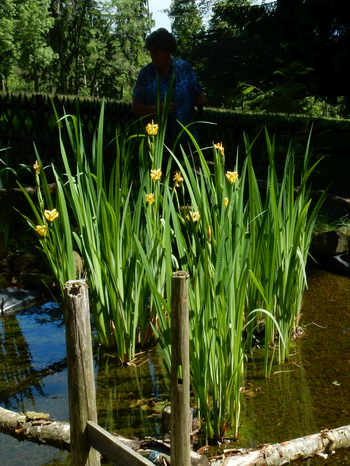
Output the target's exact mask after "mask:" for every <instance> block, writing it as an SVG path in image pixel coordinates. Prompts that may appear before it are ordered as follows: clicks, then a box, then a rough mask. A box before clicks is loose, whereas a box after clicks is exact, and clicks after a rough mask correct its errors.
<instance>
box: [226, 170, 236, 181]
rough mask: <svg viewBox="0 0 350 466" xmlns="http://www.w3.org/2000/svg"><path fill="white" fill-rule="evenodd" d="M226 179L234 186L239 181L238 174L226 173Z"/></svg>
mask: <svg viewBox="0 0 350 466" xmlns="http://www.w3.org/2000/svg"><path fill="white" fill-rule="evenodd" d="M225 176H226V179H227V181H228V182H229V183H231V184H233V183H235V182H236V181H237V179H238V172H229V171H227V172H226V175H225Z"/></svg>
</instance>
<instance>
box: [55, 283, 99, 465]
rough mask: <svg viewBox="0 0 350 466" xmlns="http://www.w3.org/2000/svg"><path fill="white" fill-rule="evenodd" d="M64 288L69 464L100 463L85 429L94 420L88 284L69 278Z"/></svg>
mask: <svg viewBox="0 0 350 466" xmlns="http://www.w3.org/2000/svg"><path fill="white" fill-rule="evenodd" d="M64 291H65V323H66V347H67V364H68V398H69V419H70V437H71V454H72V464H74V465H75V466H100V464H101V462H100V455H99V453H98V452H97V451H96V450H94V449H93V448H92V447H91V446H90V443H89V440H88V435H87V430H86V425H87V424H86V423H87V421H88V420H90V421H93V422H97V408H96V392H95V378H94V367H93V356H92V341H91V340H92V339H91V326H90V308H89V293H88V286H87V283H86V281H85V280H71V281H68V282H67V283H66V284H65V286H64Z"/></svg>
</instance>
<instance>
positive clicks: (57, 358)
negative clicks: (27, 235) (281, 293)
mask: <svg viewBox="0 0 350 466" xmlns="http://www.w3.org/2000/svg"><path fill="white" fill-rule="evenodd" d="M302 312H303V317H302V325H303V328H304V330H305V333H304V335H303V336H302V337H301V338H298V339H297V341H296V344H295V348H294V350H293V352H292V353H293V355H292V357H291V358H290V361H289V362H288V363H287V364H284V365H283V366H275V367H274V369H273V372H272V375H271V377H270V379H265V378H264V374H263V365H262V360H260V359H259V357H258V356H256V357H255V359H254V360H252V361H250V362H249V365H248V371H247V372H248V377H247V382H246V385H245V394H244V395H243V397H242V416H241V423H242V425H241V429H240V438H239V441H238V442H236V443H235V446H244V447H254V446H257V445H259V444H262V443H274V442H280V441H283V440H288V439H292V438H296V437H301V436H304V435H307V434H310V433H314V432H318V431H320V430H321V429H325V428H333V427H338V426H341V425H347V424H350V279H349V278H347V277H341V276H337V275H333V274H330V273H326V272H323V271H320V270H313V271H312V272H311V273H310V275H309V290H308V291H307V292H306V294H305V296H304V301H303V310H302ZM96 361H98V362H96V388H97V404H98V416H99V423H100V424H101V425H102V426H104V427H105V428H107V429H108V430H109V431H111V432H118V433H120V434H122V435H125V436H128V437H133V436H136V437H144V436H147V435H149V436H159V435H162V433H163V430H164V429H163V426H162V422H161V418H160V415H159V413H160V410H161V408H162V406H163V404H164V401H165V400H166V399H167V386H166V378H165V376H164V369H163V367H162V364H161V363H160V358H159V357H158V355H157V352H156V351H152V352H150V353H145V354H144V355H142V356H141V357H140V358H139V365H138V366H136V367H135V366H131V367H128V368H121V367H120V366H119V365H118V363H117V361H116V360H115V359H113V358H112V357H109V356H107V357H104V358H103V359H98V360H97V359H96ZM66 379H67V371H66V366H65V341H64V327H63V323H62V316H61V311H60V310H57V309H56V310H55V309H51V308H49V307H40V308H33V309H31V310H29V311H22V312H20V313H17V314H15V315H10V316H6V317H2V318H0V404H1V406H3V407H5V408H8V409H12V410H14V411H25V410H35V411H43V412H49V413H50V414H51V415H52V416H53V417H55V418H56V419H58V420H68V403H67V384H66ZM0 455H1V466H10V465H11V466H12V465H16V466H18V465H19V464H25V465H26V466H38V465H64V464H68V463H69V454H68V453H66V452H60V451H58V450H56V449H55V448H51V447H47V446H39V445H36V444H33V443H30V442H19V441H17V440H16V439H13V438H12V437H10V436H7V435H4V434H0ZM303 464H309V465H318V464H329V465H334V466H335V465H349V464H350V451H345V452H337V453H336V455H334V456H332V457H329V458H328V459H327V460H326V461H325V460H324V459H321V458H313V459H310V460H308V461H307V462H304V463H303Z"/></svg>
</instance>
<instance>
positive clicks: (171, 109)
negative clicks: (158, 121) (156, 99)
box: [160, 102, 176, 113]
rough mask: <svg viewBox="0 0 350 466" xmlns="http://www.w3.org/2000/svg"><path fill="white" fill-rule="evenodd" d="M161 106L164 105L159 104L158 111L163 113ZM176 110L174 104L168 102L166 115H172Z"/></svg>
mask: <svg viewBox="0 0 350 466" xmlns="http://www.w3.org/2000/svg"><path fill="white" fill-rule="evenodd" d="M163 105H164V103H163V102H161V104H160V111H161V112H162V111H163ZM175 110H176V105H175V104H174V102H170V104H169V105H168V113H174V112H175Z"/></svg>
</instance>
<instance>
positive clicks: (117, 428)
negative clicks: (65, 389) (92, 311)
mask: <svg viewBox="0 0 350 466" xmlns="http://www.w3.org/2000/svg"><path fill="white" fill-rule="evenodd" d="M96 397H97V408H98V418H99V423H100V424H101V425H102V426H103V427H105V428H106V429H107V430H108V431H110V432H118V433H119V434H122V435H124V436H126V437H134V436H137V437H140V438H142V437H145V436H154V435H160V434H161V431H162V427H161V411H162V408H163V407H164V406H165V404H167V402H168V388H167V386H166V377H165V375H164V367H163V365H162V364H161V358H160V357H159V355H158V354H157V350H153V351H149V352H146V353H144V354H143V355H140V356H139V357H138V358H137V359H136V361H135V365H131V366H129V367H128V368H125V367H120V365H119V364H118V362H117V361H116V360H115V359H111V358H105V359H104V360H101V361H100V362H99V367H98V371H97V377H96Z"/></svg>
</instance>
